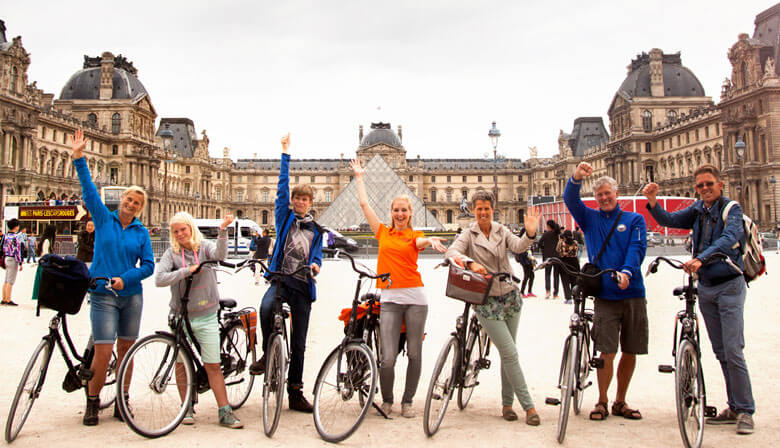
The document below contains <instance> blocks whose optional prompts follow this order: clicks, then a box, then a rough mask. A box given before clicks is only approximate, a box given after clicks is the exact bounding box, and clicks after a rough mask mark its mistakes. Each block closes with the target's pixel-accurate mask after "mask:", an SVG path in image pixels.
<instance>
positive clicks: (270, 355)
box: [263, 333, 287, 437]
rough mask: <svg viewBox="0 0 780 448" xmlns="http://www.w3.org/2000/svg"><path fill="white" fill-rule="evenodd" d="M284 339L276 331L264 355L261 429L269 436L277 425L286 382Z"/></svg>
mask: <svg viewBox="0 0 780 448" xmlns="http://www.w3.org/2000/svg"><path fill="white" fill-rule="evenodd" d="M285 350H286V348H285V346H284V339H282V335H281V334H279V333H277V334H275V335H274V336H272V337H271V342H269V343H268V351H267V352H266V354H265V356H266V359H265V376H264V381H263V430H264V431H265V435H266V436H268V437H271V436H273V435H274V432H275V431H276V427H277V426H278V425H279V416H280V415H281V414H282V402H283V401H284V385H285V383H286V382H287V378H286V375H287V353H285Z"/></svg>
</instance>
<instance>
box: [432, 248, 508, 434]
mask: <svg viewBox="0 0 780 448" xmlns="http://www.w3.org/2000/svg"><path fill="white" fill-rule="evenodd" d="M449 263H450V261H449V260H447V261H445V262H444V263H442V264H441V265H439V266H447V265H448V264H449ZM490 276H491V277H490V282H489V284H488V287H487V290H486V291H485V298H484V300H487V296H488V294H489V293H490V287H491V286H492V285H493V282H494V281H506V282H512V281H514V282H515V283H519V282H520V281H521V280H520V279H518V278H517V277H515V276H514V275H512V274H510V273H507V272H496V273H491V274H490ZM484 300H483V301H484ZM470 311H471V303H469V302H466V303H465V305H464V307H463V314H461V315H459V316H458V317H457V318H456V319H455V331H453V332H452V333H451V335H450V337H449V338H448V339H447V341H446V342H445V343H444V346H443V347H442V349H441V351H440V352H439V357H438V358H437V359H436V364H435V365H434V367H433V374H432V375H431V382H430V383H429V385H428V393H427V395H426V397H425V409H424V411H423V431H425V435H426V436H428V437H432V436H433V435H434V434H436V432H437V431H438V430H439V427H440V426H441V422H442V421H443V420H444V414H445V413H446V412H447V407H448V405H449V402H450V400H451V399H452V395H453V393H454V392H455V389H457V390H458V408H460V409H461V410H463V409H465V408H466V406H468V403H469V401H470V400H471V395H472V394H473V393H474V389H475V388H476V387H477V386H478V385H479V382H478V381H477V378H478V376H479V372H480V371H481V370H484V369H489V368H490V360H489V359H487V357H488V355H489V354H490V338H489V337H488V335H487V333H486V332H485V330H484V329H483V328H482V325H481V324H480V323H479V320H478V319H477V315H476V313H470ZM469 314H471V318H469ZM475 348H476V350H475ZM437 403H438V405H437Z"/></svg>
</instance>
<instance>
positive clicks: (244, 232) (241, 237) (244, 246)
mask: <svg viewBox="0 0 780 448" xmlns="http://www.w3.org/2000/svg"><path fill="white" fill-rule="evenodd" d="M220 224H222V220H221V219H196V220H195V225H197V226H198V230H200V233H202V234H203V237H204V238H206V239H209V240H216V239H217V236H218V235H219V225H220ZM236 229H238V254H240V255H248V254H249V245H250V244H251V243H252V236H253V235H254V234H255V232H262V229H261V228H260V226H259V225H257V223H256V222H254V221H252V220H251V219H236V220H235V221H233V224H231V225H230V227H228V255H229V256H230V255H233V254H235V247H236Z"/></svg>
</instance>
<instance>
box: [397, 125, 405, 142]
mask: <svg viewBox="0 0 780 448" xmlns="http://www.w3.org/2000/svg"><path fill="white" fill-rule="evenodd" d="M398 140H400V141H401V144H403V143H404V132H403V130H402V129H401V125H400V124H399V125H398Z"/></svg>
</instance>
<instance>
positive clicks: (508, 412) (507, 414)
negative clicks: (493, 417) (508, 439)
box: [501, 409, 517, 422]
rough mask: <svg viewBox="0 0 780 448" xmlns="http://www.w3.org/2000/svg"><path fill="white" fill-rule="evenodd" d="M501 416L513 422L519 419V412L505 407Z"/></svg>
mask: <svg viewBox="0 0 780 448" xmlns="http://www.w3.org/2000/svg"><path fill="white" fill-rule="evenodd" d="M501 417H502V418H503V419H504V420H506V421H508V422H513V421H515V420H517V412H515V411H514V410H512V409H503V410H502V411H501Z"/></svg>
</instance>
